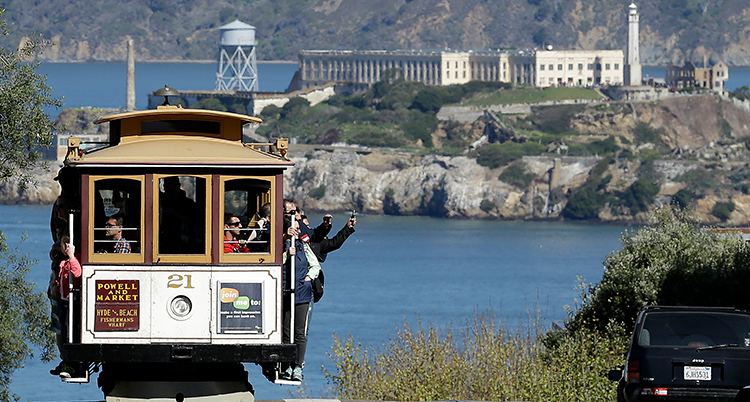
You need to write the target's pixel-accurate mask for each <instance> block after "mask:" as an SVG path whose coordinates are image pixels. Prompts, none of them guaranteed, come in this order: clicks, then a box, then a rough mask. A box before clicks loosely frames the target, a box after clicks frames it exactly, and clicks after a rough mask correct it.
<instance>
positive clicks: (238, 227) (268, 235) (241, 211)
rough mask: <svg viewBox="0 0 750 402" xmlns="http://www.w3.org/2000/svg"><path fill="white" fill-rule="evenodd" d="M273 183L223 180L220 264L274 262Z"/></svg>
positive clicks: (270, 180)
mask: <svg viewBox="0 0 750 402" xmlns="http://www.w3.org/2000/svg"><path fill="white" fill-rule="evenodd" d="M275 190H276V188H275V180H274V179H273V178H268V177H235V176H229V177H222V179H221V187H220V189H219V191H220V194H222V195H223V202H222V209H221V211H220V215H221V216H222V219H223V222H222V224H221V225H220V226H221V227H222V233H221V236H222V238H223V239H222V242H223V246H222V247H223V252H222V253H221V257H220V260H221V262H242V263H260V262H273V258H274V256H275V250H274V247H275V242H272V241H271V239H273V238H274V234H275V230H276V225H275V222H276V221H277V220H278V219H282V217H280V216H274V215H275V214H274V208H273V200H274V199H275Z"/></svg>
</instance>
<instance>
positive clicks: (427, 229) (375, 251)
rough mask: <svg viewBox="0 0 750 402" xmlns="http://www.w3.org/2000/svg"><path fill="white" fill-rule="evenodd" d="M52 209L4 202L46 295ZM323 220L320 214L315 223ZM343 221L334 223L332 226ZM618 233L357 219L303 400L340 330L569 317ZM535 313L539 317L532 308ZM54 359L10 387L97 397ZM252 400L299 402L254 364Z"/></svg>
mask: <svg viewBox="0 0 750 402" xmlns="http://www.w3.org/2000/svg"><path fill="white" fill-rule="evenodd" d="M49 216H50V207H49V206H22V205H20V206H19V205H14V206H9V205H0V230H1V231H3V232H4V233H5V235H6V236H7V237H8V239H9V242H10V244H11V245H13V244H16V243H18V239H19V238H20V237H21V233H22V232H23V231H26V233H27V234H28V239H27V240H26V241H24V242H22V243H21V244H20V251H21V252H22V253H28V254H29V255H30V256H31V257H32V258H34V259H36V260H38V262H37V263H36V264H34V266H33V268H32V270H31V273H30V274H29V276H28V279H29V280H30V281H33V282H35V283H36V284H37V287H36V288H37V290H38V291H40V292H43V291H45V290H46V284H47V279H48V276H49V272H50V271H49V269H50V264H49V257H48V252H49V248H50V245H51V242H52V240H51V236H50V233H49ZM312 218H313V220H312V222H313V223H315V222H320V216H312ZM346 220H347V216H345V215H335V216H334V221H333V223H334V230H337V229H338V228H340V227H341V226H343V225H344V223H345V222H346ZM625 229H626V228H625V227H622V226H605V225H590V224H584V223H567V222H522V221H518V222H515V221H511V222H502V221H481V220H449V219H435V218H428V217H393V216H367V215H360V216H359V217H358V223H357V226H356V232H355V233H354V234H353V235H352V236H351V237H350V238H349V240H348V241H347V242H346V243H345V244H344V246H343V247H342V248H341V249H340V250H338V251H335V252H333V253H331V254H330V255H329V257H328V259H327V260H326V262H325V263H324V264H323V270H324V271H325V274H326V293H325V295H324V296H323V298H322V299H321V301H320V302H319V303H317V304H315V305H314V309H313V316H312V321H311V324H310V332H309V343H308V348H307V356H306V367H305V381H304V385H305V387H306V392H307V393H308V395H310V396H313V397H320V396H325V390H326V389H327V384H326V380H325V377H324V375H323V373H322V370H321V367H323V366H325V367H326V368H327V369H328V370H329V371H335V367H334V365H333V364H332V362H331V360H330V359H329V358H328V356H327V353H329V352H330V351H331V344H332V337H333V334H334V333H336V334H338V336H339V337H342V338H345V337H348V336H349V335H350V334H351V335H352V336H353V337H354V339H355V340H359V341H361V342H362V343H363V344H364V345H368V344H372V345H373V346H380V345H382V344H383V342H385V341H387V339H388V337H389V336H393V335H394V334H395V333H396V330H397V328H398V327H399V326H401V325H403V324H404V322H405V320H406V321H408V322H409V323H410V324H411V325H412V326H415V325H416V324H417V323H418V321H420V320H421V321H422V322H423V325H429V324H430V323H433V324H435V325H438V326H439V327H441V328H444V327H445V326H446V325H450V324H452V325H453V326H454V328H456V329H458V328H461V327H462V326H463V325H464V323H465V320H467V319H472V318H473V317H474V315H475V314H477V313H482V312H487V311H490V310H491V311H493V312H494V314H496V315H497V316H498V319H499V320H501V321H502V322H503V323H504V324H506V325H508V326H509V327H511V328H513V327H515V326H516V325H518V324H519V323H522V324H526V323H528V317H529V315H530V314H532V315H534V314H541V317H542V318H543V322H544V323H545V325H550V323H551V322H552V321H553V320H563V319H564V318H565V317H566V313H565V306H566V305H567V306H573V305H574V303H575V300H576V298H577V297H578V291H577V290H576V287H577V285H578V283H579V282H578V279H577V278H579V277H580V278H582V279H583V280H584V281H586V282H588V283H596V282H598V281H599V280H600V279H601V276H602V272H603V265H602V262H603V261H604V259H605V258H606V256H607V254H608V253H610V252H614V251H616V250H618V249H619V248H620V242H619V240H620V237H621V234H622V232H623V231H624V230H625ZM537 310H540V311H541V312H540V313H535V311H537ZM56 363H57V362H50V363H42V362H41V361H39V360H38V359H32V360H29V361H28V362H27V364H26V367H25V368H23V369H21V370H18V371H16V372H15V374H14V376H13V382H12V384H11V390H12V391H13V392H14V393H16V394H17V395H19V396H20V397H21V400H22V401H94V400H101V399H103V398H102V394H101V392H100V391H99V389H98V388H97V387H96V376H94V377H93V379H92V383H90V384H64V383H62V382H61V381H60V380H59V379H58V378H57V377H54V376H51V375H49V373H48V372H49V370H50V369H51V368H53V367H54V366H55V364H56ZM247 370H248V372H249V374H250V375H249V381H250V382H251V383H252V384H253V385H254V386H255V389H256V398H258V399H279V398H288V397H291V396H296V395H297V394H296V393H294V392H295V390H296V389H297V388H296V387H289V386H279V385H275V384H271V383H269V382H268V381H267V380H266V379H265V378H264V377H263V376H262V375H261V373H260V368H259V367H257V366H255V365H252V364H250V365H247Z"/></svg>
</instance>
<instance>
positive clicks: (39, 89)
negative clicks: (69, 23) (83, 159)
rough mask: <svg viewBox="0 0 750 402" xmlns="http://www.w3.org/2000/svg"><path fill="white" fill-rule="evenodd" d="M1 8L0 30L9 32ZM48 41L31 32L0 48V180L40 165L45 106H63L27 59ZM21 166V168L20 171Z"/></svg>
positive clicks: (47, 124)
mask: <svg viewBox="0 0 750 402" xmlns="http://www.w3.org/2000/svg"><path fill="white" fill-rule="evenodd" d="M4 12H5V10H4V9H2V8H0V32H2V34H3V35H8V31H7V30H6V29H5V25H6V24H5V21H4V20H2V19H1V18H2V15H3V14H4ZM48 45H49V42H47V41H44V40H42V39H41V38H40V37H38V36H33V37H32V39H31V40H29V41H28V42H26V43H25V44H24V45H23V46H22V47H21V48H20V49H18V50H17V51H6V50H5V49H3V48H0V180H6V179H8V178H10V177H12V176H17V177H19V178H20V179H22V181H23V182H28V181H29V180H30V178H31V176H30V174H29V173H28V172H29V170H28V168H29V167H30V166H35V165H39V164H40V162H41V157H42V154H41V153H40V152H39V150H40V149H41V148H42V147H49V146H50V144H51V143H52V122H51V121H50V119H49V115H47V113H45V112H44V108H45V107H50V106H55V107H60V106H62V101H60V100H59V99H53V98H52V97H51V91H52V89H51V88H50V87H48V86H47V84H46V77H45V76H42V75H39V74H38V73H37V72H36V69H37V67H39V63H28V62H27V60H30V59H32V58H33V57H34V56H35V55H37V54H38V53H40V52H41V51H42V49H43V48H44V47H45V46H48ZM19 169H23V171H19Z"/></svg>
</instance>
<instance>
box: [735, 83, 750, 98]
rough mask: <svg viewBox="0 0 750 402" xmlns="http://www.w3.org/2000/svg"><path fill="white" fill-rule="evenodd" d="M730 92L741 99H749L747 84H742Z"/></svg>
mask: <svg viewBox="0 0 750 402" xmlns="http://www.w3.org/2000/svg"><path fill="white" fill-rule="evenodd" d="M731 94H732V96H733V97H735V98H737V99H739V100H741V101H744V100H746V99H750V87H748V86H747V85H743V86H741V87H739V88H737V89H736V90H734V91H732V92H731Z"/></svg>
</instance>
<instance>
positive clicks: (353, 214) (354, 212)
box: [352, 210, 357, 218]
mask: <svg viewBox="0 0 750 402" xmlns="http://www.w3.org/2000/svg"><path fill="white" fill-rule="evenodd" d="M356 216H357V211H354V210H352V218H354V217H356Z"/></svg>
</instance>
